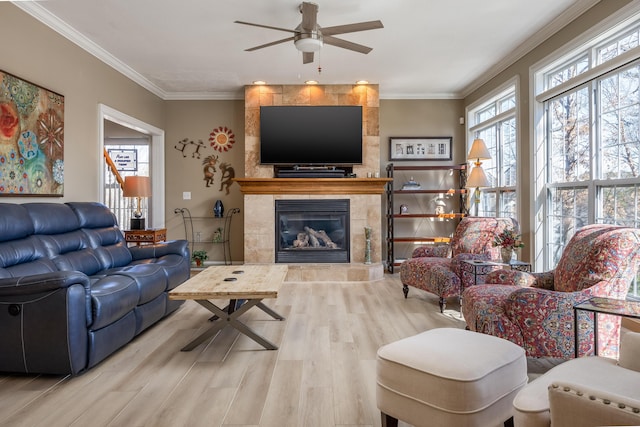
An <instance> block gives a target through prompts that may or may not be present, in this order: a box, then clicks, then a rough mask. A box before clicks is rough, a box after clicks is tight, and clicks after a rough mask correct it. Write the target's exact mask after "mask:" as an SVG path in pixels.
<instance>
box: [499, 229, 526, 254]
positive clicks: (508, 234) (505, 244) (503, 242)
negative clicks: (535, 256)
mask: <svg viewBox="0 0 640 427" xmlns="http://www.w3.org/2000/svg"><path fill="white" fill-rule="evenodd" d="M493 246H500V247H501V248H505V249H512V250H513V249H516V248H524V243H523V242H522V235H521V234H516V232H515V231H514V230H513V229H511V228H508V229H506V230H504V231H503V232H502V233H500V234H498V235H497V236H496V237H495V238H494V239H493Z"/></svg>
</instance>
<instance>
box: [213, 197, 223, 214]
mask: <svg viewBox="0 0 640 427" xmlns="http://www.w3.org/2000/svg"><path fill="white" fill-rule="evenodd" d="M223 215H224V205H223V204H222V200H216V203H215V204H214V205H213V216H215V217H216V218H222V216H223Z"/></svg>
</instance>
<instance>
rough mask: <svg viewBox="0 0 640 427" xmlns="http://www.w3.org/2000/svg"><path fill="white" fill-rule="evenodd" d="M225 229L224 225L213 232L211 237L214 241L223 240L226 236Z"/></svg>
mask: <svg viewBox="0 0 640 427" xmlns="http://www.w3.org/2000/svg"><path fill="white" fill-rule="evenodd" d="M223 236H224V229H223V228H222V227H218V228H217V229H216V230H215V231H214V232H213V237H212V238H211V241H212V242H213V243H220V242H222V239H223V238H224V237H223Z"/></svg>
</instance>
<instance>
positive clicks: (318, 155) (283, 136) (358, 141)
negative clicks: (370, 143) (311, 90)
mask: <svg viewBox="0 0 640 427" xmlns="http://www.w3.org/2000/svg"><path fill="white" fill-rule="evenodd" d="M260 163H261V164H268V165H279V166H294V165H297V166H350V165H355V164H362V107H361V106H351V105H344V106H343V105H341V106H322V105H320V106H286V105H285V106H263V107H260Z"/></svg>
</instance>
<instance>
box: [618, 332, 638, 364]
mask: <svg viewBox="0 0 640 427" xmlns="http://www.w3.org/2000/svg"><path fill="white" fill-rule="evenodd" d="M639 355H640V333H638V332H630V331H627V332H625V333H624V334H623V335H622V337H621V338H620V359H619V360H618V365H620V366H622V367H623V368H627V369H631V370H633V371H638V372H640V356H639Z"/></svg>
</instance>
